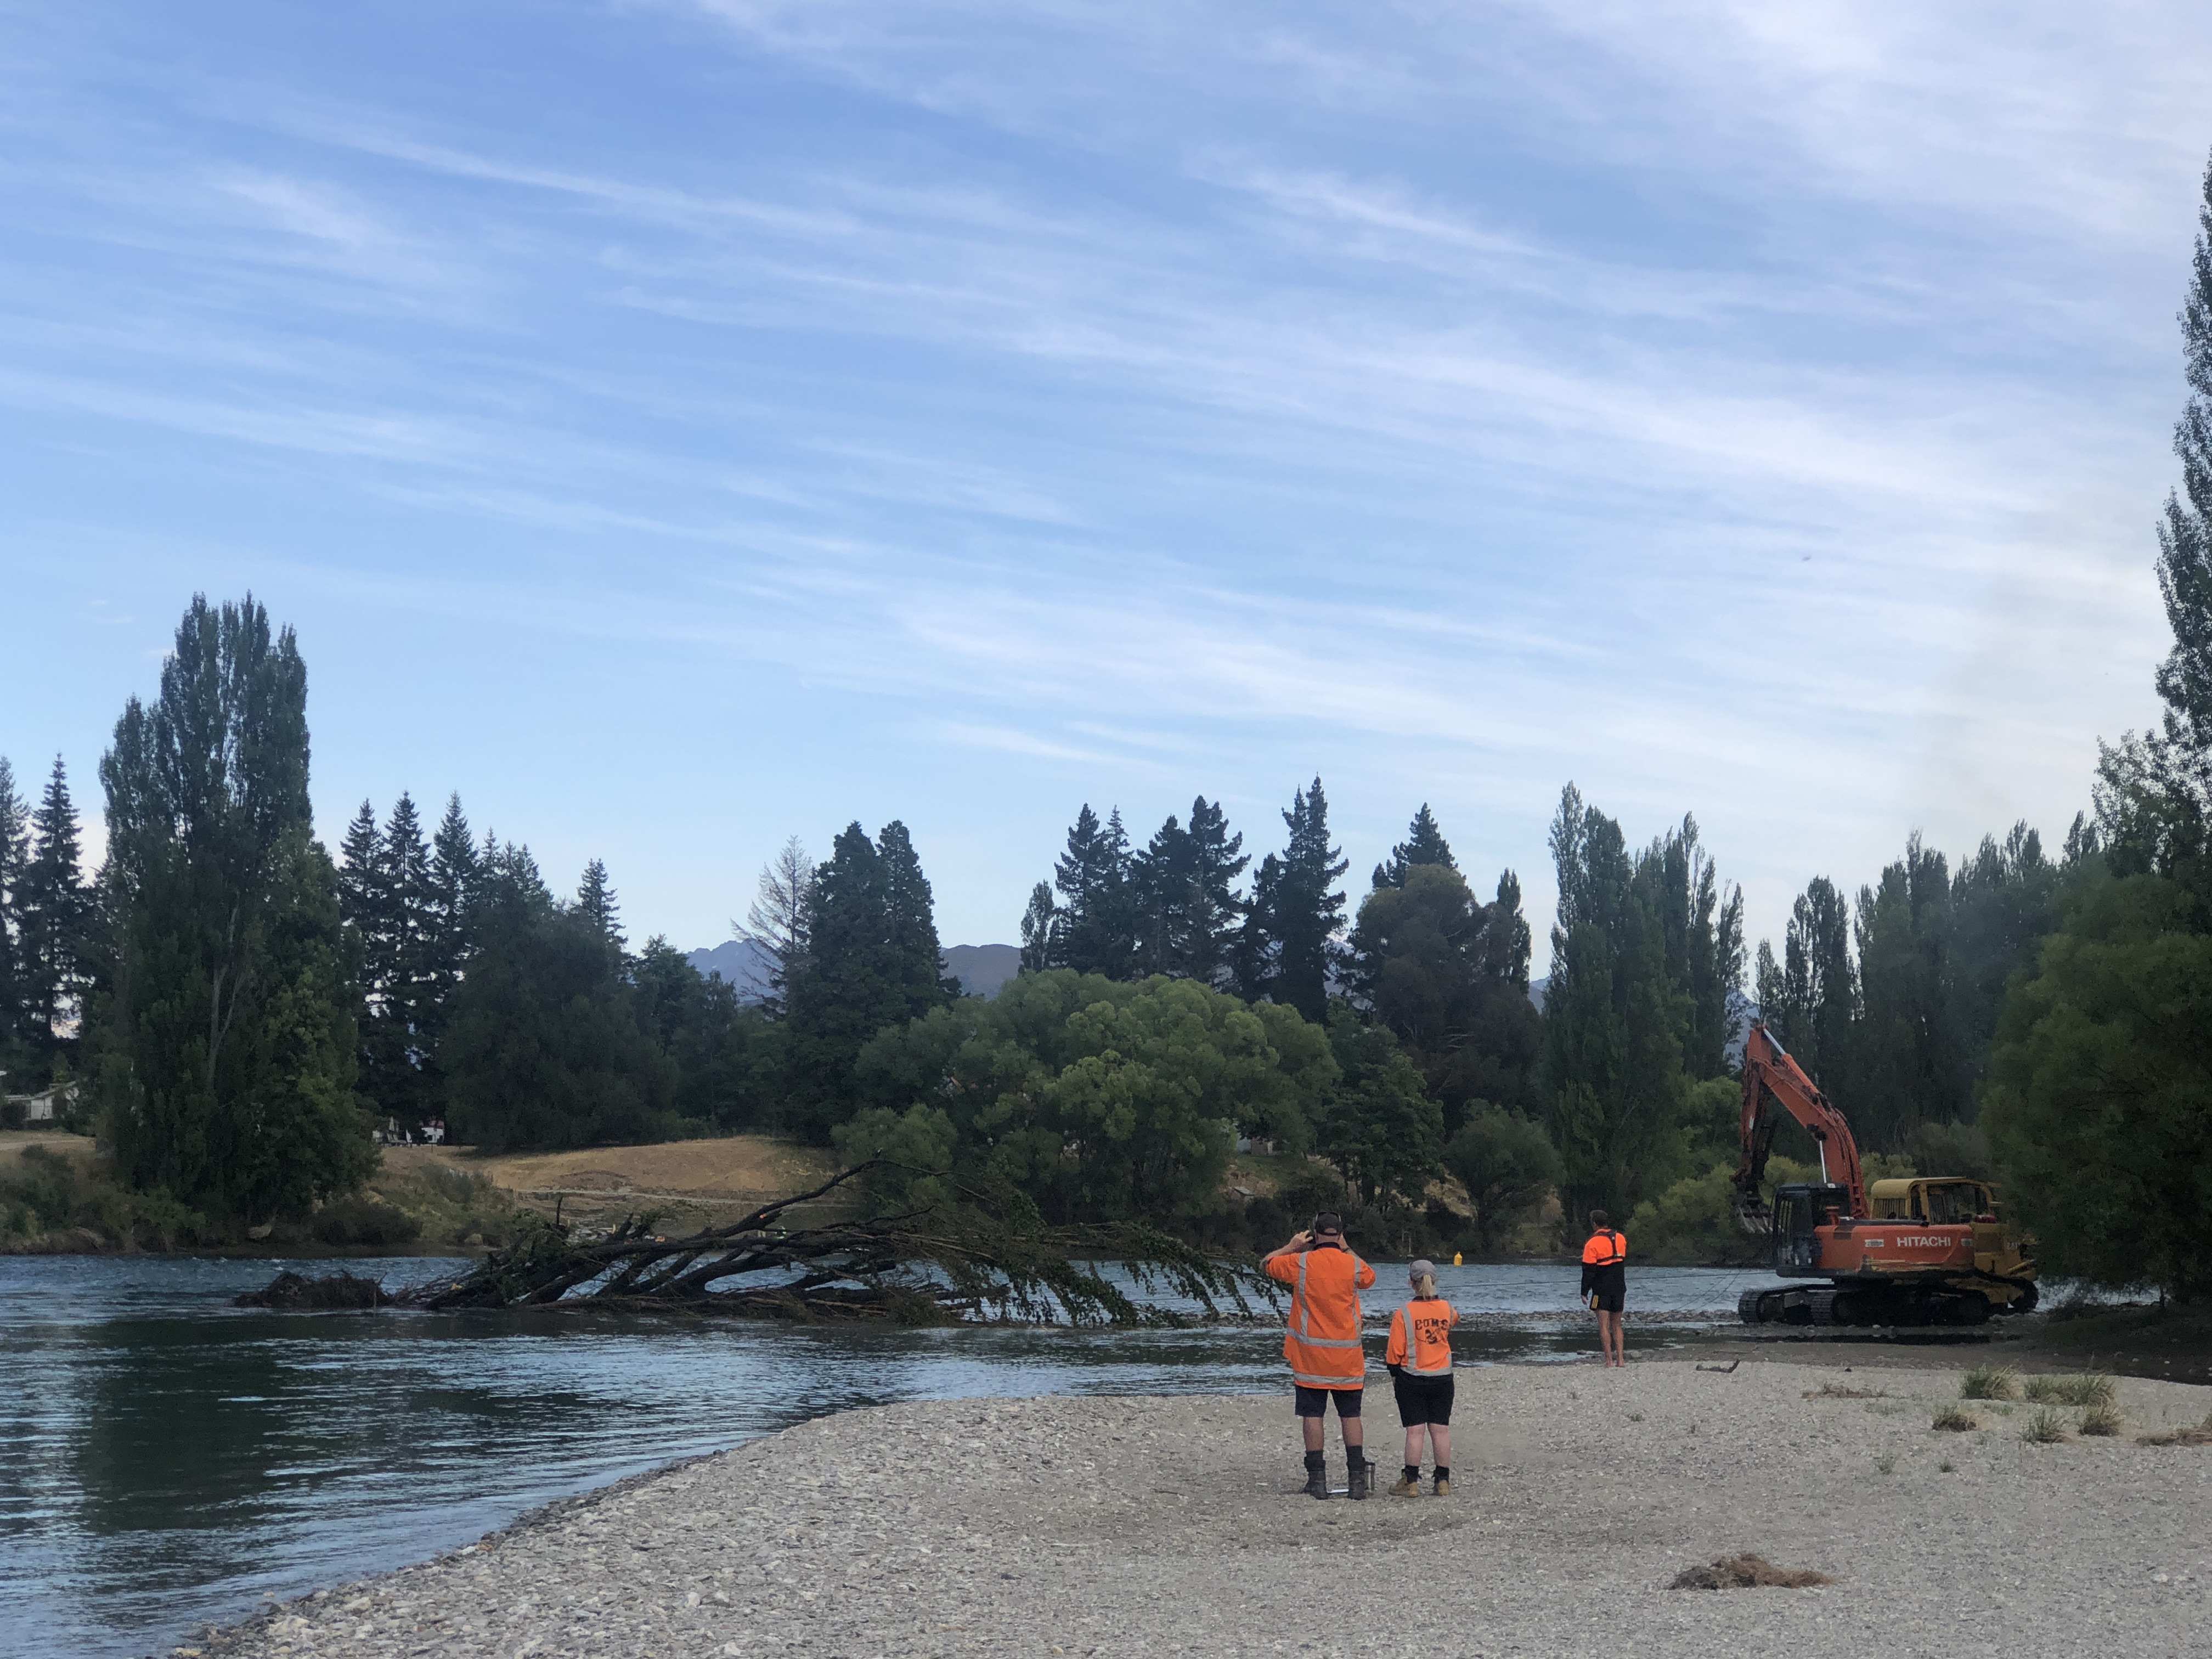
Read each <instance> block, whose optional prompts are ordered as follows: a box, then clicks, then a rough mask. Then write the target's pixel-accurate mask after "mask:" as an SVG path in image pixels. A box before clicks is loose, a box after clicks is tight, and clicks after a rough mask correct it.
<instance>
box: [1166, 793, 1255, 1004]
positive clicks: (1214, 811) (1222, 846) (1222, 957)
mask: <svg viewBox="0 0 2212 1659" xmlns="http://www.w3.org/2000/svg"><path fill="white" fill-rule="evenodd" d="M1186 834H1187V836H1188V857H1189V871H1188V882H1189V888H1188V902H1187V908H1186V911H1185V915H1184V929H1183V937H1182V948H1181V953H1180V963H1181V966H1182V973H1183V975H1184V976H1185V977H1187V978H1190V979H1194V980H1196V981H1199V983H1200V984H1201V985H1206V986H1210V987H1214V988H1215V989H1219V988H1220V987H1223V986H1224V985H1225V984H1227V983H1228V982H1229V981H1230V980H1231V977H1232V974H1233V958H1234V955H1235V951H1236V944H1237V923H1238V921H1239V919H1240V917H1241V916H1242V915H1243V904H1242V903H1241V902H1239V901H1238V899H1237V878H1238V877H1239V876H1241V875H1243V873H1244V866H1246V865H1248V864H1249V863H1250V862H1251V861H1252V860H1250V859H1249V858H1247V857H1246V856H1245V855H1244V850H1243V849H1244V837H1243V836H1241V835H1237V836H1232V835H1231V834H1230V833H1229V816H1228V814H1227V813H1225V812H1224V811H1222V810H1221V803H1220V802H1218V801H1209V800H1207V799H1206V797H1205V796H1203V795H1200V796H1199V797H1198V798H1197V799H1194V800H1193V801H1192V802H1191V804H1190V828H1189V829H1188V831H1187V832H1186Z"/></svg>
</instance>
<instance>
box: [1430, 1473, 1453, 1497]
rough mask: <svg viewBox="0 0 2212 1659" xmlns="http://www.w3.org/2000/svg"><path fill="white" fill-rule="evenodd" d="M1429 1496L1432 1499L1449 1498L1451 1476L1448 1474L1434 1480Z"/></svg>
mask: <svg viewBox="0 0 2212 1659" xmlns="http://www.w3.org/2000/svg"><path fill="white" fill-rule="evenodd" d="M1429 1495H1430V1496H1431V1497H1432V1498H1449V1497H1450V1496H1451V1476H1449V1475H1448V1474H1440V1475H1438V1476H1437V1478H1436V1481H1435V1483H1434V1486H1433V1487H1432V1488H1431V1492H1430V1494H1429Z"/></svg>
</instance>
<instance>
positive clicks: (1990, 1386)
mask: <svg viewBox="0 0 2212 1659" xmlns="http://www.w3.org/2000/svg"><path fill="white" fill-rule="evenodd" d="M1959 1398H1960V1399H1961V1400H2017V1399H2019V1398H2020V1376H2019V1374H2018V1373H2017V1372H2015V1370H2013V1368H2012V1367H2011V1366H2009V1365H1977V1366H1975V1367H1974V1368H1973V1369H1972V1370H1970V1371H1968V1372H1967V1373H1966V1376H1964V1377H1963V1378H1961V1379H1960V1383H1959Z"/></svg>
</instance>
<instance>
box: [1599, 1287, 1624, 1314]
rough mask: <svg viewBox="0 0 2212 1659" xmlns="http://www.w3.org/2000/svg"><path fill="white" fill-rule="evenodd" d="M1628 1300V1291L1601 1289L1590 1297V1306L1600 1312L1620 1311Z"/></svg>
mask: <svg viewBox="0 0 2212 1659" xmlns="http://www.w3.org/2000/svg"><path fill="white" fill-rule="evenodd" d="M1627 1301H1628V1292H1627V1291H1597V1292H1596V1293H1595V1295H1594V1296H1593V1297H1591V1299H1590V1306H1591V1307H1592V1308H1593V1309H1595V1310H1596V1311H1597V1312H1599V1313H1619V1312H1620V1310H1621V1309H1622V1307H1623V1306H1624V1305H1625V1304H1626V1303H1627Z"/></svg>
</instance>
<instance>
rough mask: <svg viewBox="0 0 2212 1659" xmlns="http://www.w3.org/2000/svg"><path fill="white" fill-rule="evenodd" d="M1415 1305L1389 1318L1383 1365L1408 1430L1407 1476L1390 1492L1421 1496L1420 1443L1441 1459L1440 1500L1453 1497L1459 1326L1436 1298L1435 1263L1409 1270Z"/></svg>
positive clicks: (1448, 1308) (1456, 1318) (1452, 1313)
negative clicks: (1454, 1336) (1454, 1347)
mask: <svg viewBox="0 0 2212 1659" xmlns="http://www.w3.org/2000/svg"><path fill="white" fill-rule="evenodd" d="M1406 1278H1407V1283H1408V1284H1409V1285H1411V1286H1412V1288H1413V1300H1412V1301H1410V1302H1408V1303H1407V1304H1406V1305H1405V1306H1404V1307H1402V1308H1401V1309H1399V1310H1398V1311H1397V1312H1395V1313H1394V1314H1392V1315H1391V1316H1390V1340H1389V1346H1386V1347H1384V1349H1383V1364H1384V1365H1385V1366H1386V1367H1387V1368H1388V1369H1389V1372H1390V1387H1391V1389H1392V1390H1393V1391H1394V1392H1395V1394H1396V1395H1397V1396H1398V1421H1399V1422H1400V1423H1401V1424H1402V1425H1404V1426H1405V1430H1406V1472H1405V1474H1402V1475H1401V1476H1399V1477H1398V1484H1397V1485H1396V1486H1393V1487H1391V1488H1390V1496H1391V1497H1393V1498H1419V1496H1420V1495H1421V1440H1422V1437H1424V1436H1426V1437H1427V1439H1428V1443H1429V1449H1430V1450H1431V1452H1433V1453H1434V1454H1435V1455H1436V1462H1437V1475H1436V1485H1435V1486H1433V1487H1431V1491H1432V1492H1434V1493H1435V1495H1436V1496H1437V1497H1438V1498H1449V1497H1450V1496H1451V1408H1452V1352H1451V1328H1452V1327H1453V1326H1455V1325H1456V1324H1458V1323H1459V1315H1458V1314H1457V1313H1456V1312H1455V1310H1453V1308H1452V1304H1450V1303H1449V1302H1447V1301H1445V1300H1444V1299H1443V1297H1441V1296H1438V1295H1437V1270H1436V1266H1435V1264H1434V1263H1433V1262H1429V1261H1416V1262H1414V1263H1413V1265H1412V1266H1411V1267H1407V1269H1406Z"/></svg>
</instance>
